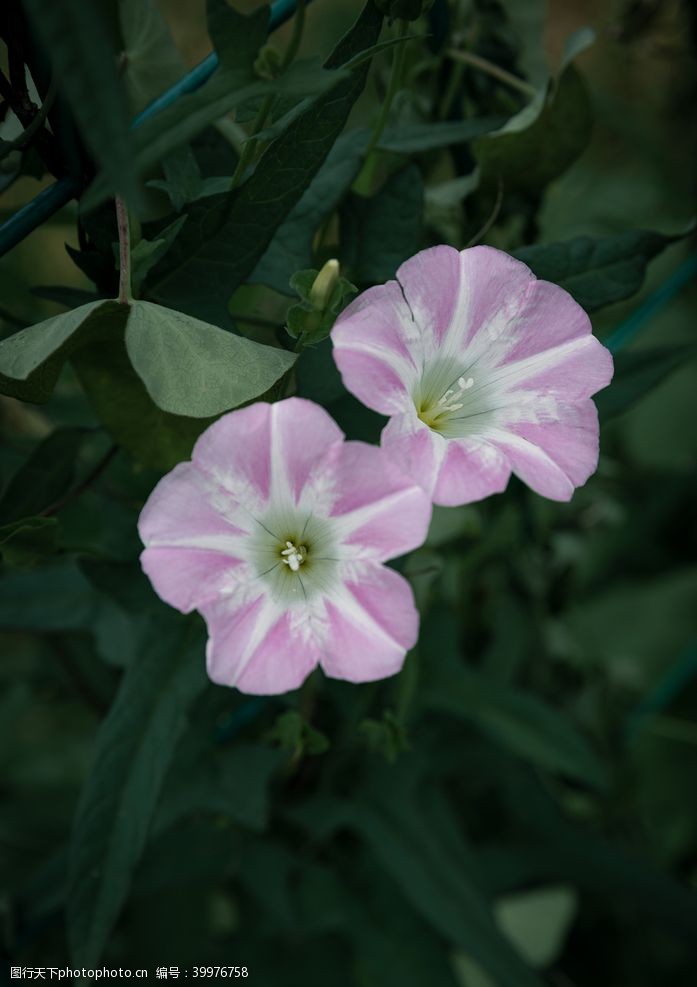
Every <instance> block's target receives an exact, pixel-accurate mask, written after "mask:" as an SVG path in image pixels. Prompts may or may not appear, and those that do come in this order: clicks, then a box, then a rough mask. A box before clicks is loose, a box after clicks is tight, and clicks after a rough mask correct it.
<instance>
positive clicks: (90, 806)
mask: <svg viewBox="0 0 697 987" xmlns="http://www.w3.org/2000/svg"><path fill="white" fill-rule="evenodd" d="M205 681H206V677H205V671H204V662H203V647H202V640H201V637H200V634H199V632H198V628H197V626H196V625H195V624H193V623H192V622H191V621H189V622H186V621H183V620H181V619H175V618H171V620H170V622H169V623H167V622H164V621H160V622H159V623H158V625H157V628H154V629H153V634H152V635H151V638H150V640H149V641H148V644H147V646H146V648H145V650H144V653H143V654H142V655H140V656H139V657H138V660H137V661H134V662H133V663H132V665H131V666H130V668H129V669H128V671H127V672H126V674H125V677H124V679H123V681H122V683H121V687H120V689H119V693H118V695H117V697H116V700H115V701H114V704H113V706H112V707H111V710H110V711H109V714H108V716H107V718H106V719H105V720H104V722H103V724H102V726H101V728H100V730H99V734H98V737H97V741H96V747H95V753H94V760H93V763H92V768H91V771H90V774H89V777H88V779H87V782H86V784H85V786H84V788H83V790H82V794H81V796H80V801H79V803H78V807H77V812H76V816H75V823H74V827H73V833H72V840H71V847H70V864H69V893H68V914H67V924H68V942H69V945H70V951H71V955H72V958H73V961H74V963H75V964H76V965H77V966H87V967H90V966H94V965H95V964H96V963H97V961H98V960H99V958H100V956H101V954H102V952H103V949H104V947H105V945H106V943H107V940H108V937H109V934H110V932H111V929H112V927H113V925H114V922H115V921H116V919H117V917H118V914H119V911H120V909H121V907H122V905H123V903H124V901H125V899H126V896H127V894H128V891H129V888H130V885H131V879H132V875H133V871H134V869H135V866H136V864H137V863H138V860H139V858H140V855H141V852H142V850H143V847H144V846H145V842H146V839H147V834H148V829H149V826H150V821H151V819H152V816H153V813H154V810H155V806H156V804H157V799H158V795H159V793H160V790H161V787H162V784H163V781H164V778H165V775H166V772H167V769H168V767H169V764H170V761H171V759H172V755H173V753H174V749H175V746H176V744H177V741H178V740H179V737H180V736H181V734H182V731H183V730H184V727H185V725H186V713H187V710H188V709H189V707H190V706H191V704H192V703H193V701H194V699H195V698H196V697H197V696H198V694H199V692H200V691H201V690H202V689H203V686H204V684H205Z"/></svg>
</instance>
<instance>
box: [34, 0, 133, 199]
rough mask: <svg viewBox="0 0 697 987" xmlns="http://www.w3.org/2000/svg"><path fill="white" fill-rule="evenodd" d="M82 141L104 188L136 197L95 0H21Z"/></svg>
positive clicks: (120, 96) (120, 95) (119, 91)
mask: <svg viewBox="0 0 697 987" xmlns="http://www.w3.org/2000/svg"><path fill="white" fill-rule="evenodd" d="M25 5H26V7H27V9H28V11H29V14H30V15H31V18H32V22H33V25H34V27H35V29H36V32H37V34H38V36H39V38H40V39H41V41H42V43H43V46H44V48H45V49H46V52H47V54H48V56H49V58H50V60H51V62H52V65H53V71H54V72H55V75H56V78H57V79H58V82H59V84H60V87H61V90H62V91H63V92H64V93H65V95H66V97H67V99H68V101H69V103H70V107H71V109H72V111H73V114H74V116H75V120H76V121H77V124H78V126H79V128H80V133H81V135H82V138H83V140H84V141H85V144H86V145H87V147H88V148H89V149H90V151H91V152H92V154H93V155H94V159H95V161H96V162H97V164H98V165H99V166H100V168H102V169H103V171H104V174H105V175H106V176H107V178H108V181H109V184H110V187H111V188H112V189H114V190H115V191H116V192H118V193H120V194H121V195H124V196H126V197H127V198H131V199H132V198H134V197H136V196H137V191H138V185H137V182H136V175H135V168H134V161H133V157H132V154H131V148H130V142H129V135H128V127H129V120H128V105H127V100H126V96H125V92H124V89H123V87H122V85H121V83H120V81H119V78H118V75H117V71H116V56H115V51H114V47H113V45H112V43H111V41H110V38H109V34H108V29H107V25H106V22H105V18H104V14H103V12H102V8H101V5H100V4H95V3H84V2H83V0H61V3H54V2H53V0H25Z"/></svg>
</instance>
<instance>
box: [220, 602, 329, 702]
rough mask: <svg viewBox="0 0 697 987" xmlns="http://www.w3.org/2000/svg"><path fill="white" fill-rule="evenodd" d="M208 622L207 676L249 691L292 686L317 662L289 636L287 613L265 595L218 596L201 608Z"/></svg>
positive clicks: (297, 639)
mask: <svg viewBox="0 0 697 987" xmlns="http://www.w3.org/2000/svg"><path fill="white" fill-rule="evenodd" d="M201 612H202V614H203V616H204V617H205V619H206V624H207V626H208V634H209V639H208V645H207V647H206V661H207V666H208V675H209V676H210V678H211V679H212V680H213V681H214V682H217V683H218V684H219V685H228V686H237V688H238V689H240V691H242V692H248V693H251V694H253V695H277V694H280V693H282V692H288V691H289V690H290V689H297V688H298V686H299V685H301V684H302V682H303V681H304V679H305V678H306V677H307V675H309V673H310V672H311V671H312V669H313V668H314V667H315V666H316V664H317V659H318V653H317V650H316V647H315V646H314V645H313V644H312V643H311V642H310V643H309V644H308V643H305V642H303V641H302V639H301V638H300V636H299V635H297V634H295V635H294V634H291V630H290V621H291V614H290V612H289V611H286V612H285V613H284V612H283V611H281V610H279V608H278V607H277V606H276V605H275V604H273V603H272V602H271V601H270V600H269V599H268V598H267V597H266V596H264V595H260V596H257V597H256V598H253V599H251V600H246V601H244V602H241V600H240V599H239V598H235V597H231V598H227V599H226V598H222V599H219V600H218V601H216V602H215V603H213V604H211V605H207V606H204V607H202V608H201Z"/></svg>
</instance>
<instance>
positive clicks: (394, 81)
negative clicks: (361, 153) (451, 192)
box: [354, 20, 409, 195]
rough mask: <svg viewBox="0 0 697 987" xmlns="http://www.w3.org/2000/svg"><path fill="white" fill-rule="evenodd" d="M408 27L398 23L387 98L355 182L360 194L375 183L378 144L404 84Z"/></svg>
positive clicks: (405, 24) (400, 22)
mask: <svg viewBox="0 0 697 987" xmlns="http://www.w3.org/2000/svg"><path fill="white" fill-rule="evenodd" d="M408 27H409V25H408V23H407V21H404V20H400V21H399V22H398V24H397V37H398V39H400V42H401V43H399V44H398V45H397V47H396V49H395V53H394V57H393V59H392V71H391V72H390V81H389V83H388V86H387V92H386V93H385V99H384V100H383V103H382V107H381V109H380V116H379V117H378V118H377V120H376V122H375V126H374V127H373V132H372V134H371V135H370V140H369V141H368V147H367V148H366V152H365V162H364V164H363V168H362V169H361V172H360V174H359V176H358V178H357V179H356V181H355V183H354V189H355V191H356V192H358V193H359V195H368V194H369V193H370V190H371V188H372V185H373V177H374V175H375V169H376V167H377V162H378V159H379V152H378V151H377V145H378V143H379V141H380V138H381V137H382V135H383V132H384V130H385V127H386V126H387V121H388V119H389V116H390V110H391V109H392V103H393V102H394V98H395V96H396V95H397V93H398V92H399V90H400V88H401V85H402V77H403V75H404V66H405V64H406V48H407V46H406V43H405V42H404V41H402V40H401V39H402V38H404V36H405V34H406V32H407V29H408Z"/></svg>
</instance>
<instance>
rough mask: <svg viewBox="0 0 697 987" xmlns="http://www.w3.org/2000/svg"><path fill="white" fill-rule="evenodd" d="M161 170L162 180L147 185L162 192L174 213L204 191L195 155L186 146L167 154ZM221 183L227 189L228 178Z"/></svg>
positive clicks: (209, 192)
mask: <svg viewBox="0 0 697 987" xmlns="http://www.w3.org/2000/svg"><path fill="white" fill-rule="evenodd" d="M162 170H163V172H164V174H165V177H164V179H153V181H150V182H148V183H147V184H148V186H150V187H151V188H157V189H160V190H161V191H162V192H164V193H165V194H166V195H167V196H168V198H169V201H170V202H171V204H172V208H173V209H174V210H175V211H176V212H179V211H180V210H181V209H183V208H184V206H185V205H186V203H187V202H193V201H194V199H198V198H199V197H200V196H201V194H202V192H204V191H205V189H204V180H203V178H202V177H201V169H200V168H199V165H198V161H197V160H196V155H195V154H194V152H193V151H192V149H191V147H190V146H189V145H188V144H185V145H183V146H182V147H178V148H177V149H176V150H174V151H172V153H171V154H168V155H167V157H166V158H165V159H164V160H163V161H162ZM222 181H224V182H226V187H229V184H230V180H229V178H223V179H222ZM216 191H219V192H220V191H224V189H216ZM207 194H208V195H211V194H212V192H211V191H208V192H207Z"/></svg>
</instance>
